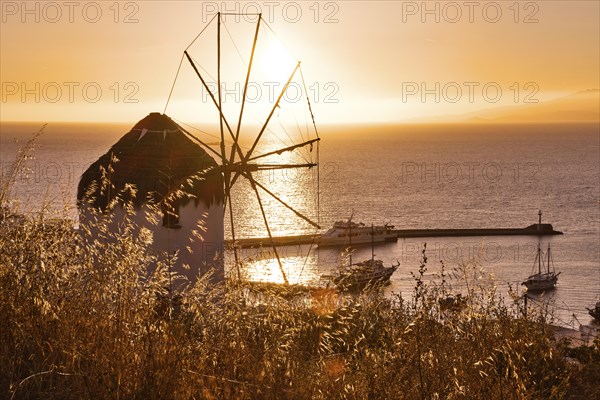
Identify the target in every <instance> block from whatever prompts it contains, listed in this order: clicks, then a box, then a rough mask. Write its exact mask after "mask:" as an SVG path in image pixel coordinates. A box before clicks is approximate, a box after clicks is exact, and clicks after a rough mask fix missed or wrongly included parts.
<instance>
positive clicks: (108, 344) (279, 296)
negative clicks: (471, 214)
mask: <svg viewBox="0 0 600 400" xmlns="http://www.w3.org/2000/svg"><path fill="white" fill-rule="evenodd" d="M4 183H5V184H6V181H4ZM0 187H2V185H0ZM3 193H4V190H3ZM2 198H4V199H6V197H5V196H2ZM0 207H3V208H2V215H3V216H2V221H1V222H0V233H1V234H0V398H6V399H10V398H14V399H227V398H236V399H238V398H239V399H245V398H247V399H256V398H261V399H262V398H264V399H285V398H289V399H314V398H316V399H319V398H322V399H336V398H348V399H367V398H368V399H437V398H439V399H513V398H519V399H521V398H523V399H560V398H573V399H579V398H581V399H593V398H599V396H600V389H599V388H598V382H599V381H600V343H599V342H598V341H597V342H596V343H595V347H589V348H579V349H576V350H569V349H568V348H567V347H565V346H562V345H560V344H557V343H555V342H554V341H553V339H552V334H551V332H550V331H549V329H548V327H547V325H546V324H545V317H544V315H543V314H538V313H535V312H530V313H529V314H528V315H527V316H525V315H524V312H523V309H522V308H521V307H522V305H520V304H521V303H519V302H517V301H514V302H513V301H509V302H504V301H503V300H502V299H501V298H500V297H499V296H498V295H497V294H496V288H495V286H494V284H493V283H492V282H491V281H489V280H488V279H487V278H486V277H485V276H484V275H482V274H480V273H479V270H478V268H477V267H476V266H475V265H474V264H473V263H466V264H465V265H463V266H461V267H459V268H457V269H456V270H453V271H448V272H445V271H444V269H443V267H440V271H439V273H438V279H436V280H434V281H433V282H428V281H426V280H424V279H423V276H424V273H425V271H426V261H427V260H426V258H425V252H424V257H423V263H422V265H421V266H420V267H419V266H415V270H416V271H415V275H414V278H415V288H414V291H413V293H410V294H404V295H403V296H400V295H396V296H393V297H391V298H390V297H384V296H382V295H381V294H380V293H378V292H377V291H372V292H368V293H363V294H361V295H358V296H342V295H340V294H339V293H337V292H336V291H335V290H333V289H313V290H309V291H306V292H297V291H294V290H292V289H286V288H276V287H274V288H270V289H269V288H267V289H264V288H263V289H262V290H261V291H260V293H258V292H256V291H255V289H254V288H253V286H251V285H250V284H248V283H240V282H227V283H225V284H221V285H212V284H209V283H208V281H206V280H202V281H199V282H197V283H196V284H195V285H194V286H193V287H191V288H190V289H189V290H187V291H185V292H183V293H180V294H177V295H174V294H173V293H170V292H169V291H168V290H166V289H165V288H166V287H168V283H169V280H170V276H169V273H168V268H166V265H165V264H163V263H161V261H160V260H159V259H157V258H156V255H153V254H152V253H151V252H150V251H149V248H148V240H147V239H148V238H147V236H145V235H139V236H135V237H132V236H131V235H130V234H129V233H130V232H131V226H130V225H129V224H128V223H126V221H125V223H123V225H122V227H121V229H120V230H119V231H118V232H106V235H108V236H110V240H105V241H101V242H96V243H87V244H85V245H84V244H83V243H81V241H79V240H78V237H77V235H76V233H74V231H73V230H72V229H71V227H70V226H69V225H68V224H67V223H66V222H64V221H53V220H49V219H47V218H44V217H42V216H35V217H34V216H31V217H28V218H23V219H15V218H12V217H11V212H10V202H7V201H5V202H4V204H0ZM6 207H8V208H6ZM151 265H158V267H157V268H156V270H155V271H154V272H153V273H152V274H150V276H149V277H148V278H147V279H140V276H147V275H148V270H149V268H150V266H151ZM436 268H437V267H436ZM457 279H460V280H461V282H462V283H463V284H464V285H465V286H466V288H467V289H466V292H464V293H463V294H464V295H463V297H462V300H461V301H457V302H455V303H454V304H449V303H448V302H447V301H446V299H447V296H448V295H449V294H450V293H452V288H451V286H450V283H451V282H453V281H455V280H457ZM567 356H569V357H567Z"/></svg>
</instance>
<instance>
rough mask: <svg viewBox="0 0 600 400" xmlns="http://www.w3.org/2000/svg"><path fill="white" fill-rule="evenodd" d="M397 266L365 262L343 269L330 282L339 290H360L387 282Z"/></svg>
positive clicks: (374, 261)
mask: <svg viewBox="0 0 600 400" xmlns="http://www.w3.org/2000/svg"><path fill="white" fill-rule="evenodd" d="M399 265H400V263H398V264H396V265H392V266H391V267H385V266H384V265H383V261H381V260H375V259H371V260H365V261H363V262H360V263H356V264H352V265H349V266H347V267H343V268H342V269H341V270H340V271H339V272H338V274H337V275H335V276H333V278H332V281H333V283H335V285H336V286H337V287H339V288H341V289H346V290H361V289H364V288H365V287H367V286H375V285H380V284H385V283H387V282H389V281H390V278H391V276H392V274H393V273H394V272H395V271H396V269H398V266H399Z"/></svg>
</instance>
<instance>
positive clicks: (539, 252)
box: [537, 242, 542, 275]
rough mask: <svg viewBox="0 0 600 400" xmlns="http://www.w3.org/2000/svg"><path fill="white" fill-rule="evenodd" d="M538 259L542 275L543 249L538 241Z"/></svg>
mask: <svg viewBox="0 0 600 400" xmlns="http://www.w3.org/2000/svg"><path fill="white" fill-rule="evenodd" d="M537 259H538V274H540V275H541V273H542V249H541V248H540V242H538V250H537Z"/></svg>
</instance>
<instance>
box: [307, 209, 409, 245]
mask: <svg viewBox="0 0 600 400" xmlns="http://www.w3.org/2000/svg"><path fill="white" fill-rule="evenodd" d="M393 229H394V226H393V225H389V224H385V225H382V226H366V225H365V224H363V223H356V222H353V221H352V216H350V218H348V220H347V221H337V222H335V223H334V224H333V227H332V228H331V229H329V230H328V231H327V232H325V233H323V234H322V235H321V237H320V238H319V239H318V241H317V243H318V245H319V246H351V245H357V244H366V243H373V242H396V241H398V236H397V235H396V234H395V233H394V232H393Z"/></svg>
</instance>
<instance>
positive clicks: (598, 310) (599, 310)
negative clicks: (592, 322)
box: [586, 301, 600, 321]
mask: <svg viewBox="0 0 600 400" xmlns="http://www.w3.org/2000/svg"><path fill="white" fill-rule="evenodd" d="M586 309H587V310H588V312H589V313H590V315H591V316H592V318H594V319H596V320H597V321H600V301H598V302H596V306H595V307H594V308H587V307H586Z"/></svg>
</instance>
